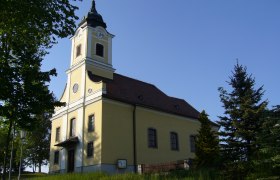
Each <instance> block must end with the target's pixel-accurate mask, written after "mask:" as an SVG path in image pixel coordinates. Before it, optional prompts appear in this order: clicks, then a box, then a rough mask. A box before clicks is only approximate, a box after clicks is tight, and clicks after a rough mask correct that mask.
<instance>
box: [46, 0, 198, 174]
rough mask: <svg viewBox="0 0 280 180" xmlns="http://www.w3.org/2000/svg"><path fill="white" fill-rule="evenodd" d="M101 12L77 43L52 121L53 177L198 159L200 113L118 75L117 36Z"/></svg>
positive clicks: (87, 21) (82, 27)
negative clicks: (114, 58)
mask: <svg viewBox="0 0 280 180" xmlns="http://www.w3.org/2000/svg"><path fill="white" fill-rule="evenodd" d="M106 28H107V26H106V23H105V22H104V21H103V18H102V16H101V15H100V14H98V12H97V11H96V8H95V1H93V2H92V7H91V10H90V12H89V13H88V15H87V16H86V17H85V18H84V19H83V20H82V21H81V23H80V24H79V27H78V29H77V30H76V33H75V34H74V36H73V37H72V38H71V41H72V51H71V64H70V68H69V70H68V71H67V75H68V80H67V84H66V87H65V90H64V92H63V95H62V97H61V99H60V101H61V102H65V103H66V105H65V106H64V107H58V108H56V109H55V113H54V114H53V117H52V119H51V121H52V131H51V147H50V161H49V162H50V169H49V172H50V173H66V172H92V171H105V172H109V173H123V172H136V171H137V166H138V165H139V164H155V163H165V162H172V161H177V160H184V159H190V158H194V151H195V149H194V137H195V135H196V134H197V133H198V129H199V128H200V123H199V121H198V120H197V118H198V116H199V112H198V111H197V110H196V109H194V108H193V107H192V106H191V105H189V104H188V103H187V102H186V101H184V100H182V99H177V98H174V97H169V96H167V95H166V94H164V93H163V92H162V91H160V90H159V89H158V88H157V87H156V86H154V85H152V84H149V83H146V82H142V81H139V80H136V79H133V78H129V77H126V76H123V75H120V74H117V73H115V69H114V68H113V66H112V39H113V37H114V36H113V35H112V34H110V33H109V32H108V31H107V30H106Z"/></svg>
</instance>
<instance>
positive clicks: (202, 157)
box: [195, 110, 219, 168]
mask: <svg viewBox="0 0 280 180" xmlns="http://www.w3.org/2000/svg"><path fill="white" fill-rule="evenodd" d="M198 120H199V121H200V123H201V127H200V130H199V131H198V135H197V137H196V143H195V155H196V158H195V162H196V166H197V168H206V167H209V168H211V167H215V166H217V163H218V160H219V142H218V137H217V136H216V132H214V131H213V130H212V129H211V122H210V120H209V119H208V115H207V114H206V112H205V111H204V110H203V111H202V112H201V113H200V116H199V118H198Z"/></svg>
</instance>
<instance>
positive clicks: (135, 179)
mask: <svg viewBox="0 0 280 180" xmlns="http://www.w3.org/2000/svg"><path fill="white" fill-rule="evenodd" d="M24 178H26V179H31V178H32V180H80V179H83V180H123V179H128V180H146V179H148V180H165V179H171V180H172V179H174V180H177V179H178V180H179V179H180V180H181V179H183V180H212V179H215V180H219V179H221V178H219V177H218V176H217V174H215V173H213V172H210V171H203V172H193V171H176V172H172V173H169V174H162V175H160V174H153V175H148V174H147V175H139V174H118V175H108V174H105V173H83V174H79V173H72V174H59V175H42V174H40V175H38V176H26V177H24ZM24 178H23V179H24Z"/></svg>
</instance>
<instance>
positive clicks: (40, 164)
mask: <svg viewBox="0 0 280 180" xmlns="http://www.w3.org/2000/svg"><path fill="white" fill-rule="evenodd" d="M38 165H39V166H38V168H39V173H41V166H42V163H38Z"/></svg>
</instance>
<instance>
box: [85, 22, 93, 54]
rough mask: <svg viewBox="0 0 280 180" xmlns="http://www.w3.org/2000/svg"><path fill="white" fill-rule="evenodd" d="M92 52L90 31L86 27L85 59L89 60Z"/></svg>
mask: <svg viewBox="0 0 280 180" xmlns="http://www.w3.org/2000/svg"><path fill="white" fill-rule="evenodd" d="M91 51H92V30H91V29H90V28H88V27H87V54H86V57H87V58H91Z"/></svg>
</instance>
